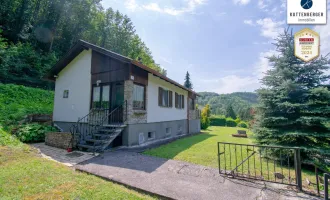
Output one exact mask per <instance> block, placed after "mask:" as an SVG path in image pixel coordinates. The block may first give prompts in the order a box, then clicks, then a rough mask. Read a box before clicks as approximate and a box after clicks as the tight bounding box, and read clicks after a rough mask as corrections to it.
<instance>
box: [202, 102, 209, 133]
mask: <svg viewBox="0 0 330 200" xmlns="http://www.w3.org/2000/svg"><path fill="white" fill-rule="evenodd" d="M210 113H211V111H210V106H209V105H208V104H206V106H205V107H204V108H203V110H202V116H201V129H203V130H205V129H207V127H209V126H210Z"/></svg>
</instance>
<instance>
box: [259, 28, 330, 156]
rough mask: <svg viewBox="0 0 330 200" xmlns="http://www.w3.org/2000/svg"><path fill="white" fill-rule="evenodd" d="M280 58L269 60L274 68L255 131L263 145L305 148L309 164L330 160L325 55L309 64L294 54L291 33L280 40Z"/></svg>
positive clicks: (265, 80)
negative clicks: (326, 158) (310, 162)
mask: <svg viewBox="0 0 330 200" xmlns="http://www.w3.org/2000/svg"><path fill="white" fill-rule="evenodd" d="M276 41H277V42H276V44H275V46H276V48H277V51H278V52H279V56H272V57H269V58H268V59H269V61H270V63H272V64H273V68H272V69H271V70H269V71H267V73H266V75H265V77H264V78H263V79H262V83H263V88H261V89H260V90H258V95H259V100H260V103H259V105H258V107H257V113H256V120H255V125H254V132H255V135H256V139H257V141H258V142H259V143H260V144H268V145H269V144H272V145H273V144H274V145H283V146H291V147H293V146H295V147H301V148H303V151H302V158H303V160H304V161H305V162H308V161H314V162H315V161H316V162H322V161H325V157H328V158H329V145H330V129H329V127H327V125H326V124H327V123H329V117H330V91H329V89H328V88H327V87H325V85H323V84H324V83H325V81H327V80H328V79H329V76H327V75H325V74H324V71H325V70H328V69H329V66H328V60H327V59H326V58H325V57H323V56H321V57H320V58H318V59H315V60H313V61H311V62H308V63H305V62H303V61H302V60H300V59H298V58H297V57H295V55H294V49H293V48H294V47H293V45H294V44H293V43H294V39H293V36H292V33H289V32H288V31H287V30H286V31H285V32H284V33H283V34H281V35H280V36H279V37H278V38H277V40H276Z"/></svg>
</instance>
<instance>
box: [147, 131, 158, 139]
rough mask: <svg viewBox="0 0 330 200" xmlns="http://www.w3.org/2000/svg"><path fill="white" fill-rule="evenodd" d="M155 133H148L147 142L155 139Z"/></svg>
mask: <svg viewBox="0 0 330 200" xmlns="http://www.w3.org/2000/svg"><path fill="white" fill-rule="evenodd" d="M155 136H156V134H155V132H148V140H152V139H155Z"/></svg>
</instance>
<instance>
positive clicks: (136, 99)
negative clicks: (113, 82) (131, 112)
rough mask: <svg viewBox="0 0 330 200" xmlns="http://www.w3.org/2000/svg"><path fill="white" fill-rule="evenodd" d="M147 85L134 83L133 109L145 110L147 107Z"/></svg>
mask: <svg viewBox="0 0 330 200" xmlns="http://www.w3.org/2000/svg"><path fill="white" fill-rule="evenodd" d="M144 97H145V87H144V86H142V85H136V84H134V88H133V109H136V110H144V109H145V100H144Z"/></svg>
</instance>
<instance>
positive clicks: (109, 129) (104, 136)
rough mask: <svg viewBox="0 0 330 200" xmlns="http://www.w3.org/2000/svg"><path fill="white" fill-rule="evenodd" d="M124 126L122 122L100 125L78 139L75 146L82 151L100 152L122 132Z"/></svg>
mask: <svg viewBox="0 0 330 200" xmlns="http://www.w3.org/2000/svg"><path fill="white" fill-rule="evenodd" d="M125 127H126V125H124V124H120V125H118V124H106V125H102V127H99V128H98V129H97V131H96V132H95V133H92V134H91V135H89V136H87V137H86V138H84V140H80V142H79V144H77V146H78V148H79V149H80V150H82V151H90V152H102V151H104V150H105V149H106V148H107V147H108V146H109V145H110V144H111V143H112V142H113V141H114V140H115V139H116V137H118V136H119V135H120V134H121V133H122V131H123V130H124V129H125Z"/></svg>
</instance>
